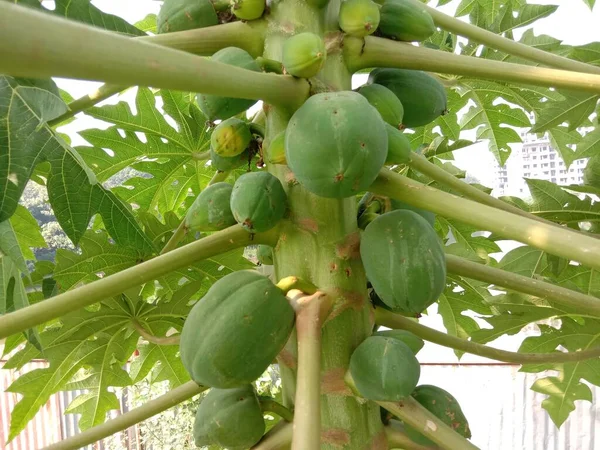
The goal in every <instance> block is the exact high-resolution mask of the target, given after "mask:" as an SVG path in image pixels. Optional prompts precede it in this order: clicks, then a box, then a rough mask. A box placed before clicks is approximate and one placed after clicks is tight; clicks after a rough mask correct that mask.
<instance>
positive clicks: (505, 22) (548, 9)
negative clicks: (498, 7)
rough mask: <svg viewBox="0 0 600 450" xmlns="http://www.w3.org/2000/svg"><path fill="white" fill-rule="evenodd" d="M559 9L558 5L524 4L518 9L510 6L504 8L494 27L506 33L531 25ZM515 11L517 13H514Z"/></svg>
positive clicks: (497, 30)
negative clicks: (514, 9)
mask: <svg viewBox="0 0 600 450" xmlns="http://www.w3.org/2000/svg"><path fill="white" fill-rule="evenodd" d="M557 9H558V6H557V5H524V6H523V7H522V8H519V9H518V10H517V11H513V9H512V7H510V6H508V7H506V8H504V14H502V16H501V18H500V17H499V18H498V19H496V22H497V25H496V26H494V27H493V28H495V30H496V32H500V33H504V32H506V31H510V30H514V29H515V28H520V27H524V26H527V25H531V24H532V23H533V22H536V21H537V20H540V19H543V18H544V17H548V16H549V15H551V14H553V13H554V12H556V10H557ZM513 12H514V13H516V14H513Z"/></svg>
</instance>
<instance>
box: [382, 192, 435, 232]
mask: <svg viewBox="0 0 600 450" xmlns="http://www.w3.org/2000/svg"><path fill="white" fill-rule="evenodd" d="M391 206H392V210H395V209H406V210H408V211H413V212H416V213H417V214H418V215H420V216H421V217H422V218H423V219H425V220H426V221H427V222H428V223H429V225H431V227H432V228H433V227H434V226H435V213H432V212H431V211H427V210H426V209H421V208H417V207H415V206H412V205H409V204H408V203H404V202H401V201H400V200H394V199H391Z"/></svg>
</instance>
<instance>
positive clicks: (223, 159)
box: [210, 149, 250, 172]
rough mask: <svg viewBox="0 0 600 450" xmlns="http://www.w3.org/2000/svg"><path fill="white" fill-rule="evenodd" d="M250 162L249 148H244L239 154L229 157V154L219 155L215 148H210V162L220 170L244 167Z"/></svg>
mask: <svg viewBox="0 0 600 450" xmlns="http://www.w3.org/2000/svg"><path fill="white" fill-rule="evenodd" d="M249 163H250V151H249V150H244V151H243V152H242V153H240V154H239V155H237V156H233V157H231V158H228V157H227V156H219V155H217V154H216V153H215V152H214V150H213V149H211V150H210V164H211V165H212V166H213V167H214V168H216V169H217V170H220V171H221V172H226V171H228V170H233V169H237V168H238V167H242V166H243V165H244V164H249Z"/></svg>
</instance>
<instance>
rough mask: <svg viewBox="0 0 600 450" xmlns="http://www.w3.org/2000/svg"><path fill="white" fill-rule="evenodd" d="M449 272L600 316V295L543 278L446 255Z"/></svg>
mask: <svg viewBox="0 0 600 450" xmlns="http://www.w3.org/2000/svg"><path fill="white" fill-rule="evenodd" d="M446 267H447V269H448V272H450V273H453V274H456V275H460V276H462V277H467V278H472V279H474V280H479V281H484V282H486V283H490V284H493V285H496V286H502V287H505V288H507V289H512V290H514V291H517V292H523V293H525V294H530V295H534V296H536V297H539V298H543V299H546V300H548V301H550V302H553V303H557V304H559V305H564V306H568V307H570V308H574V310H575V311H574V314H582V315H587V314H589V315H591V316H594V317H600V298H596V297H592V296H591V295H585V294H582V293H580V292H576V291H572V290H570V289H566V288H564V287H561V286H556V285H554V284H551V283H547V282H545V281H541V280H536V279H534V278H529V277H525V276H523V275H519V274H516V273H513V272H508V271H506V270H502V269H497V268H495V267H491V266H486V265H484V264H478V263H475V262H472V261H469V260H467V259H464V258H461V257H459V256H454V255H448V254H447V255H446Z"/></svg>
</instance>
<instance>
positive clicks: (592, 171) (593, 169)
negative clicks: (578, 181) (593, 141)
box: [583, 155, 600, 188]
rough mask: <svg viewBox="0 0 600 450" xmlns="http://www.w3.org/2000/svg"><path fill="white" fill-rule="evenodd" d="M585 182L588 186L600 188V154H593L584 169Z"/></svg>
mask: <svg viewBox="0 0 600 450" xmlns="http://www.w3.org/2000/svg"><path fill="white" fill-rule="evenodd" d="M583 182H584V183H585V184H587V185H588V186H594V187H597V188H600V155H595V156H592V157H591V158H590V159H589V160H588V162H587V165H586V166H585V170H584V171H583Z"/></svg>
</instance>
